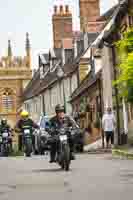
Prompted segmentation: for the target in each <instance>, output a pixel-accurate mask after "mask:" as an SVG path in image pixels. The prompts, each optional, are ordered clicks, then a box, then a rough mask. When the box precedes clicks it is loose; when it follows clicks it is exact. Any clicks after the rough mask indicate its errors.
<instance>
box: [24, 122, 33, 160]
mask: <svg viewBox="0 0 133 200" xmlns="http://www.w3.org/2000/svg"><path fill="white" fill-rule="evenodd" d="M31 131H32V130H31V128H30V127H28V126H26V127H24V128H23V133H22V135H23V145H24V152H25V155H26V157H30V156H31V153H32V133H31Z"/></svg>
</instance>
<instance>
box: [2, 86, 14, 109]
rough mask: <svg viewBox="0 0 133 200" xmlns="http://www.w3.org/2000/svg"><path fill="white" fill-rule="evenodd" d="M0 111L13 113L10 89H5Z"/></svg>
mask: <svg viewBox="0 0 133 200" xmlns="http://www.w3.org/2000/svg"><path fill="white" fill-rule="evenodd" d="M2 109H3V111H4V112H12V111H13V92H12V91H11V90H10V89H5V91H4V92H3V95H2Z"/></svg>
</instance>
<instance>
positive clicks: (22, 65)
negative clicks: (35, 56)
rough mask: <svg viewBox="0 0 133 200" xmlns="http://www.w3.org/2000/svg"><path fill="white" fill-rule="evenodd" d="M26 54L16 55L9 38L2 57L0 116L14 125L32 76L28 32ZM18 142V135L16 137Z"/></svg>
mask: <svg viewBox="0 0 133 200" xmlns="http://www.w3.org/2000/svg"><path fill="white" fill-rule="evenodd" d="M25 50H26V53H25V56H24V57H22V56H14V55H13V52H12V45H11V41H10V40H8V47H7V55H6V56H3V57H1V58H0V118H3V117H4V118H7V120H8V122H9V124H10V125H11V126H12V127H14V125H15V124H16V121H17V119H18V110H19V109H20V108H21V103H22V94H23V90H24V88H25V87H26V86H27V84H28V82H29V81H30V80H31V77H32V70H31V53H30V41H29V34H28V33H27V34H26V42H25ZM14 140H15V142H17V137H15V139H14Z"/></svg>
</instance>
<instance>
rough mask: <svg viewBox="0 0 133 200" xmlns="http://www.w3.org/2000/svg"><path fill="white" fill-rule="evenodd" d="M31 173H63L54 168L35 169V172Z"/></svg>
mask: <svg viewBox="0 0 133 200" xmlns="http://www.w3.org/2000/svg"><path fill="white" fill-rule="evenodd" d="M32 172H33V173H45V172H47V173H48V172H49V173H52V172H53V173H55V172H63V170H62V169H61V168H58V169H57V168H55V169H53V168H52V169H35V170H32Z"/></svg>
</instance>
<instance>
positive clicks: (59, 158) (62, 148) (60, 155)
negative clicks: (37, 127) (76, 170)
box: [52, 128, 71, 171]
mask: <svg viewBox="0 0 133 200" xmlns="http://www.w3.org/2000/svg"><path fill="white" fill-rule="evenodd" d="M56 132H57V133H58V134H56V135H55V136H52V140H53V141H54V142H56V147H57V151H56V162H57V163H58V164H59V165H60V166H61V168H62V169H63V170H65V171H69V169H70V163H71V159H70V145H69V137H70V134H71V130H70V128H60V129H59V130H56Z"/></svg>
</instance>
